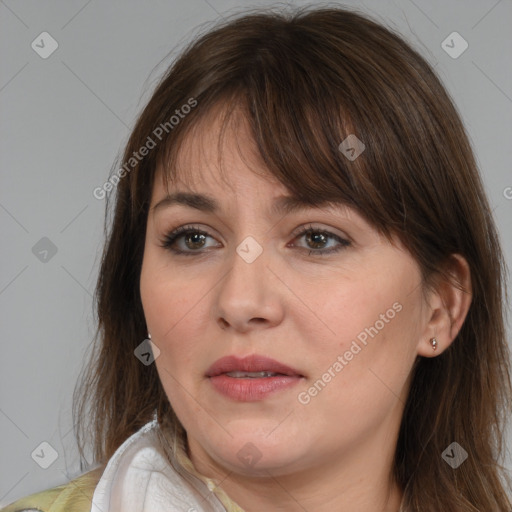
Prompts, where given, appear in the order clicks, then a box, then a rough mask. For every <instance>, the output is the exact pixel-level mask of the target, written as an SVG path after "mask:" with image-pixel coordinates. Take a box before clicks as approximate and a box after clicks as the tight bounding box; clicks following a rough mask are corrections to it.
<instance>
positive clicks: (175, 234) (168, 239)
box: [161, 225, 351, 256]
mask: <svg viewBox="0 0 512 512" xmlns="http://www.w3.org/2000/svg"><path fill="white" fill-rule="evenodd" d="M186 234H196V235H204V236H210V235H209V234H208V233H207V232H206V231H203V230H201V229H198V228H196V227H194V226H190V225H189V226H180V227H179V228H177V229H175V230H173V231H171V232H170V233H168V234H167V235H166V236H165V237H164V239H163V240H162V244H161V246H162V247H163V248H164V249H167V250H169V251H171V252H173V253H174V254H177V255H184V256H197V255H201V254H204V252H205V251H182V250H181V249H176V248H174V247H173V245H174V244H175V243H176V241H177V240H178V239H179V238H180V237H182V236H183V235H186ZM307 234H322V235H325V236H326V237H327V238H332V239H334V240H336V241H337V242H339V244H340V245H338V246H337V247H331V248H330V249H306V248H305V247H299V249H302V250H306V251H308V256H312V255H314V256H325V255H327V254H332V253H336V252H339V251H341V250H342V249H344V248H346V247H348V246H350V245H351V243H350V242H349V241H348V240H345V239H344V238H341V237H340V236H338V235H335V234H334V233H331V232H329V231H326V230H325V229H319V228H314V227H313V226H305V227H303V228H301V230H300V231H299V232H297V233H294V234H293V236H294V237H295V238H299V237H301V236H304V235H307Z"/></svg>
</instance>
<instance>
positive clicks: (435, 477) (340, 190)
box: [73, 8, 512, 512]
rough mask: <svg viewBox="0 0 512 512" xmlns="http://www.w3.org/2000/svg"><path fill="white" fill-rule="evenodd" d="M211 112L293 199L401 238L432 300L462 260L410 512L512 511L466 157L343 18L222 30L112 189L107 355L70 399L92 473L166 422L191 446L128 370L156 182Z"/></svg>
mask: <svg viewBox="0 0 512 512" xmlns="http://www.w3.org/2000/svg"><path fill="white" fill-rule="evenodd" d="M218 106H221V107H222V108H221V109H220V111H221V112H223V119H224V123H227V122H228V121H229V118H230V117H231V115H232V113H233V111H234V106H236V107H237V109H238V111H240V110H241V111H243V113H244V116H245V118H246V119H247V121H248V123H249V126H250V130H251V135H252V137H253V139H254V142H255V145H256V146H255V147H257V149H258V151H259V154H260V156H261V158H262V159H263V162H264V164H265V166H266V167H267V168H268V170H269V172H270V173H272V174H273V175H274V176H275V177H277V178H278V180H279V181H280V182H281V183H283V184H284V185H285V186H286V187H287V188H288V190H289V191H290V193H291V194H293V195H295V196H296V197H299V198H301V199H303V200H306V201H309V202H310V203H311V204H316V203H319V202H321V201H323V200H337V201H342V202H344V203H345V204H347V205H348V206H350V207H352V208H354V209H356V210H357V211H358V212H360V214H361V215H363V216H364V217H365V218H366V219H367V220H368V221H369V222H370V223H371V225H372V226H374V227H375V229H377V230H378V231H379V232H381V233H383V234H385V235H386V236H387V237H389V238H391V237H392V236H393V235H396V236H398V237H399V239H400V240H401V241H402V243H403V244H404V245H405V246H406V248H407V249H408V250H409V251H410V254H411V255H412V257H413V258H414V259H415V260H416V261H417V263H418V265H419V266H420V268H421V274H422V280H423V282H422V285H423V286H424V287H425V289H426V288H427V287H429V286H432V285H433V284H434V283H436V282H439V280H440V279H444V280H451V281H453V276H452V275H450V274H449V272H447V270H446V263H447V262H448V260H449V258H450V255H452V254H455V253H457V254H460V255H462V256H463V257H464V258H465V259H466V260H467V262H468V264H469V267H470V271H471V289H472V293H473V298H472V302H471V306H470V309H469V312H468V314H467V316H466V320H465V322H464V324H463V326H462V328H461V330H460V332H459V334H458V335H457V337H456V339H455V340H454V342H453V343H452V344H451V345H450V347H449V348H448V349H447V350H445V351H444V352H443V353H442V354H440V355H439V356H437V357H432V358H424V357H421V356H418V358H417V360H416V363H415V365H414V368H413V375H412V380H411V387H410V391H409V394H408V399H407V402H406V406H405V410H404V414H403V419H402V423H401V428H400V432H399V436H398V441H397V447H396V453H395V458H394V468H393V469H394V473H395V476H396V478H397V480H398V482H399V484H400V485H401V486H402V489H403V490H404V502H403V504H404V507H405V508H404V510H407V511H421V512H434V511H435V512H438V511H440V510H449V511H450V512H470V511H473V512H476V511H501V512H510V510H511V508H512V504H511V502H510V499H509V498H508V497H507V494H506V486H510V481H509V480H508V478H509V477H508V476H507V475H506V473H505V471H504V468H503V467H502V466H501V463H502V457H503V453H504V445H505V443H504V429H505V420H506V418H507V417H508V415H510V412H511V411H512V383H511V369H510V353H509V348H508V345H507V342H506V331H505V317H506V309H505V303H506V290H505V277H506V276H505V270H506V269H505V264H504V260H503V255H502V251H501V248H500V243H499V238H498V235H497V231H496V227H495V223H494V220H493V217H492V213H491V209H490V207H489V203H488V200H487V198H486V195H485V192H484V188H483V185H482V181H481V178H480V176H479V172H478V169H477V165H476V163H475V158H474V155H473V152H472V148H471V146H470V143H469V141H468V137H467V135H466V132H465V129H464V127H463V124H462V122H461V119H460V117H459V115H458V113H457V110H456V108H455V106H454V104H453V102H452V100H451V99H450V97H449V95H448V94H447V92H446V91H445V89H444V87H443V86H442V84H441V82H440V80H439V79H438V77H437V76H436V74H435V73H434V71H433V70H432V69H431V67H430V66H429V64H428V63H427V62H426V61H425V59H424V58H423V57H422V56H420V55H419V54H418V53H417V52H416V51H415V50H414V49H413V48H411V47H410V46H409V45H408V44H407V43H405V42H404V40H403V39H402V38H401V37H400V36H399V35H397V34H396V33H394V32H393V31H392V30H390V29H388V28H385V27H384V26H382V25H381V24H380V23H376V22H374V21H372V20H371V19H370V18H368V17H367V16H363V15H360V14H357V13H355V12H353V11H348V10H344V9H341V8H320V9H319V8H316V9H315V8H305V9H300V10H296V11H294V12H290V13H286V12H277V11H271V10H267V11H265V12H250V13H245V14H244V15H243V16H235V17H234V18H230V19H228V20H227V21H224V22H222V24H220V25H217V26H215V27H214V28H213V29H210V30H209V31H207V32H205V33H203V34H202V35H201V36H200V37H198V38H196V40H195V41H193V42H192V43H191V44H189V45H188V46H187V47H186V48H185V50H184V51H183V52H182V53H181V55H180V56H179V58H178V59H177V60H176V61H175V62H174V63H173V64H172V65H171V67H170V68H169V69H168V70H167V71H166V73H165V74H164V76H163V78H162V79H161V81H160V82H159V84H158V86H157V87H156V90H155V92H154V94H153V95H152V97H151V99H150V101H149V103H148V104H147V106H146V107H145V108H144V109H143V111H142V113H141V114H140V116H139V117H138V119H137V121H136V123H135V127H134V128H133V132H132V134H131V136H130V138H129V141H128V143H127V145H126V148H125V150H124V154H123V155H122V161H121V162H116V166H115V167H114V169H115V171H113V173H112V174H111V177H110V179H109V181H108V184H107V183H106V184H105V185H107V186H104V187H103V188H102V189H101V190H102V191H105V190H106V191H108V192H109V193H108V194H107V196H110V197H111V198H113V197H114V196H115V207H114V210H113V219H112V222H111V225H110V226H108V222H107V220H106V221H105V231H106V236H107V241H106V244H105V247H104V251H103V255H102V262H101V268H100V272H99V278H98V282H97V288H96V302H95V305H96V310H97V320H98V328H97V332H96V335H95V342H96V346H95V347H94V349H93V351H92V352H91V355H90V359H89V361H88V364H87V366H86V367H85V369H84V373H83V375H82V376H81V381H80V382H79V385H78V386H77V388H76V389H75V395H74V399H75V403H74V410H73V412H74V414H75V416H76V435H77V439H78V443H79V450H80V455H81V458H84V447H85V443H86V437H87V434H89V435H90V436H91V437H92V446H93V453H94V460H95V461H96V462H97V463H100V464H105V463H106V461H107V460H108V459H109V458H110V457H111V456H112V454H113V453H114V452H115V450H116V449H117V448H118V447H119V446H120V444H121V443H122V442H123V441H124V440H125V439H126V438H128V437H129V436H130V435H131V434H133V433H134V432H135V431H137V430H138V429H139V428H140V427H141V426H142V425H143V424H145V423H146V422H148V421H149V420H151V419H152V417H153V415H154V413H155V411H157V414H158V420H159V422H160V423H161V425H162V426H165V427H166V428H168V429H169V431H170V432H172V435H173V436H174V438H175V439H176V440H178V438H181V436H183V435H184V430H183V427H182V426H181V425H180V423H179V420H178V419H177V417H176V416H175V414H174V412H173V410H172V408H171V406H170V403H169V400H168V398H167V396H166V394H165V391H164V389H163V387H162V385H161V383H160V380H159V377H158V374H157V370H156V367H155V365H154V364H152V365H148V366H146V365H144V364H141V362H140V361H139V360H138V359H137V358H136V357H135V356H134V350H135V349H136V347H137V346H138V345H139V344H140V343H141V342H142V341H143V340H144V339H145V338H146V335H147V327H146V323H145V319H144V315H143V310H142V304H141V297H140V290H139V278H140V271H141V265H142V257H143V251H144V240H145V234H146V222H147V215H148V207H149V203H150V199H151V192H152V186H153V182H154V176H155V171H156V169H157V168H159V167H161V168H163V169H165V176H166V178H167V179H172V178H173V177H174V176H175V161H176V156H177V154H178V151H179V149H180V144H181V142H182V141H183V139H184V137H185V136H186V135H187V134H189V133H191V130H192V129H193V128H194V127H196V126H198V122H199V120H200V119H201V118H203V117H204V116H205V115H206V114H207V113H209V112H212V109H213V108H214V107H218ZM349 135H355V136H357V138H358V139H360V140H361V141H363V142H364V144H365V150H364V152H363V153H362V154H361V155H360V156H359V157H358V158H357V159H350V158H347V155H346V154H344V153H343V152H342V151H340V149H339V146H340V143H341V142H342V141H343V140H345V139H346V138H347V137H348V136H349ZM143 147H146V148H147V151H142V150H141V148H143ZM117 164H119V165H117ZM111 189H112V190H111ZM113 189H115V191H114V190H113ZM107 199H108V197H107ZM109 204H110V201H109V200H107V207H106V209H107V216H106V218H107V217H108V211H109ZM109 227H110V229H109ZM454 284H457V283H454ZM453 442H457V443H459V444H460V445H461V446H462V447H463V448H464V449H465V450H466V452H467V453H468V458H467V459H466V460H465V462H464V463H463V464H462V465H460V466H459V467H458V468H457V469H454V468H452V467H451V466H450V465H448V464H447V463H446V462H445V461H444V460H443V458H442V453H443V451H444V450H445V449H446V448H447V447H448V446H449V445H450V444H451V443H453Z"/></svg>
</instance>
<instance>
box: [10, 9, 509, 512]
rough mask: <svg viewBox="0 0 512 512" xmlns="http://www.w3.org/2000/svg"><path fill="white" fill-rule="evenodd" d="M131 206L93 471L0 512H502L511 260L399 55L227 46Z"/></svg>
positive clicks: (326, 36) (139, 159) (315, 25)
mask: <svg viewBox="0 0 512 512" xmlns="http://www.w3.org/2000/svg"><path fill="white" fill-rule="evenodd" d="M114 189H115V193H116V202H115V212H114V219H113V225H112V228H111V231H110V233H109V238H108V242H107V244H106V247H105V251H104V255H103V261H102V267H101V270H100V275H99V280H98V287H97V308H98V318H99V327H98V339H99V343H100V345H99V348H98V351H97V352H96V353H95V354H94V356H93V357H92V358H91V361H90V363H89V366H88V372H87V373H86V374H85V376H84V379H83V382H82V386H81V387H80V388H79V394H78V395H77V402H76V404H77V407H76V413H77V419H78V428H77V434H78V436H79V440H80V441H79V442H80V449H81V454H82V456H83V447H84V445H85V443H84V436H83V434H84V432H85V431H86V428H87V425H91V426H92V429H93V434H94V445H93V446H94V455H95V462H96V464H97V467H96V468H95V469H94V470H93V471H89V472H87V473H85V474H84V475H82V476H81V477H79V478H78V479H77V480H74V481H72V482H70V483H69V484H67V485H65V486H61V487H59V488H55V489H50V490H48V491H45V492H43V493H39V494H36V495H33V496H31V497H29V498H26V499H24V500H19V501H18V502H16V503H14V504H12V505H10V506H8V507H7V508H6V509H4V510H6V511H9V512H10V511H15V510H23V509H24V508H25V509H27V508H30V507H38V508H39V509H41V510H44V511H46V510H48V511H51V512H55V511H57V510H68V509H69V510H80V511H81V510H84V511H86V510H87V511H89V510H91V511H103V512H106V511H119V510H122V511H123V512H131V511H134V512H135V511H142V510H151V511H160V510H162V511H163V510H180V511H181V510H183V511H186V510H188V511H196V510H197V511H207V510H208V511H210V510H215V511H223V510H228V511H246V512H254V511H260V510H290V511H295V510H297V511H298V510H310V511H313V510H314V511H315V512H322V511H324V510H337V511H348V510H357V511H358V512H370V511H371V512H375V511H385V512H397V511H401V512H410V511H411V512H412V511H421V512H427V511H428V512H430V511H432V512H433V511H436V512H437V511H439V510H450V511H451V512H469V511H491V510H492V511H500V512H505V511H507V512H508V511H510V509H511V506H512V504H511V502H510V498H509V497H507V494H506V490H507V488H506V486H505V483H507V485H509V484H510V482H505V480H506V474H505V472H503V471H502V468H501V467H500V466H499V461H500V456H501V453H502V444H503V443H502V441H503V437H502V436H503V428H504V427H503V420H504V417H505V415H508V414H510V411H511V408H512V405H511V396H512V386H511V380H510V366H509V360H510V355H509V352H508V348H507V343H506V340H505V328H504V297H503V286H504V264H503V259H502V253H501V249H500V245H499V240H498V236H497V234H496V229H495V225H494V222H493V219H492V215H491V211H490V208H489V204H488V201H487V199H486V196H485V194H484V191H483V187H482V183H481V180H480V177H479V174H478V171H477V168H476V164H475V160H474V157H473V154H472V150H471V147H470V145H469V143H468V138H467V136H466V134H465V131H464V128H463V126H462V123H461V120H460V118H459V116H458V114H457V112H456V110H455V108H454V106H453V104H452V102H451V100H450V98H449V97H448V95H447V93H446V91H445V90H444V89H443V87H442V85H441V84H440V82H439V80H438V78H437V77H436V76H435V74H434V73H433V71H432V69H431V68H430V67H429V65H428V64H427V63H426V62H425V60H424V59H423V58H422V57H421V56H419V55H418V54H417V53H416V52H415V51H414V50H413V49H411V48H410V47H409V46H408V45H407V44H406V43H405V42H404V41H403V40H402V39H401V38H400V37H398V36H397V35H396V34H394V33H392V32H391V31H389V30H388V29H386V28H384V27H382V26H380V25H379V24H376V23H375V22H373V21H371V20H369V19H367V18H366V17H362V16H360V15H358V14H355V13H353V12H349V11H346V10H343V9H304V10H301V11H298V12H296V13H295V14H293V15H289V16H287V15H281V14H276V13H263V14H262V13H259V14H251V15H246V16H244V17H240V18H238V19H234V20H230V21H228V22H225V23H224V24H223V25H221V26H219V27H217V28H216V29H215V30H213V31H210V32H208V33H206V34H205V35H203V36H202V37H201V38H199V39H198V40H197V41H196V42H194V44H192V45H191V46H190V47H189V48H187V49H186V51H185V52H184V53H183V54H182V55H181V57H180V58H179V59H178V60H177V61H176V63H175V64H174V65H173V66H172V67H171V68H170V69H169V71H168V73H167V74H166V76H165V77H164V78H163V80H162V81H161V83H160V85H159V86H158V88H157V89H156V91H155V93H154V94H153V96H152V98H151V100H150V101H149V103H148V105H147V106H146V108H145V109H144V111H143V112H142V114H141V116H140V117H139V119H138V121H137V123H136V125H135V128H134V130H133V133H132V135H131V138H130V140H129V142H128V144H127V147H126V149H125V152H124V155H123V161H122V162H121V165H120V166H119V167H118V168H117V170H116V171H115V172H114V173H113V174H112V176H111V178H110V179H109V181H108V182H107V183H106V184H105V186H104V187H100V188H99V189H98V190H96V191H95V194H98V195H101V194H108V193H110V192H112V191H113V190H114ZM88 404H89V406H90V410H88V409H87V405H88Z"/></svg>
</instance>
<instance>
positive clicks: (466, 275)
mask: <svg viewBox="0 0 512 512" xmlns="http://www.w3.org/2000/svg"><path fill="white" fill-rule="evenodd" d="M446 271H447V273H448V275H449V276H450V277H451V279H450V280H447V279H445V278H442V277H441V278H440V279H439V280H438V281H437V283H436V285H435V289H433V290H431V291H430V292H429V294H428V305H427V306H428V309H427V314H428V318H427V324H426V325H425V330H424V332H423V336H422V337H421V340H420V342H419V344H418V355H420V356H423V357H435V356H437V355H439V354H442V353H443V352H444V351H445V350H446V349H447V348H448V347H449V346H450V345H451V344H452V342H453V340H454V339H455V338H456V337H457V334H458V333H459V331H460V329H461V327H462V324H463V323H464V320H465V319H466V315H467V313H468V311H469V307H470V305H471V298H472V290H471V271H470V269H469V265H468V263H467V261H466V259H465V258H463V257H462V256H461V255H460V254H452V255H451V257H450V259H449V261H448V263H447V266H446ZM432 338H436V340H437V349H436V350H435V351H434V350H433V348H432V345H431V343H430V340H431V339H432Z"/></svg>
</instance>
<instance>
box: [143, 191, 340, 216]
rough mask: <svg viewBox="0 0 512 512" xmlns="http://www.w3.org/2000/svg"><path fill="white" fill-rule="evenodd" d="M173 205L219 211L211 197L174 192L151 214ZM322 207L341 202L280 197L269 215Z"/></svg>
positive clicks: (337, 204)
mask: <svg viewBox="0 0 512 512" xmlns="http://www.w3.org/2000/svg"><path fill="white" fill-rule="evenodd" d="M173 205H183V206H188V207H189V208H194V209H196V210H200V211H203V212H208V213H216V212H218V211H219V210H220V206H219V203H218V202H217V201H216V200H215V198H213V197H211V196H208V195H205V194H198V193H190V192H174V193H173V194H169V195H167V196H165V197H164V198H163V199H161V200H160V201H158V203H156V204H155V205H154V206H153V208H152V211H153V214H155V212H156V211H158V210H161V209H162V208H168V207H170V206H173ZM323 205H326V206H329V205H336V206H338V207H340V206H342V202H341V201H327V200H323V201H306V200H304V199H300V198H298V197H294V196H280V197H278V198H277V199H276V200H275V201H274V204H273V205H272V208H271V214H281V213H283V214H284V213H286V214H290V213H295V212H299V211H303V210H309V209H311V208H318V207H321V206H323Z"/></svg>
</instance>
